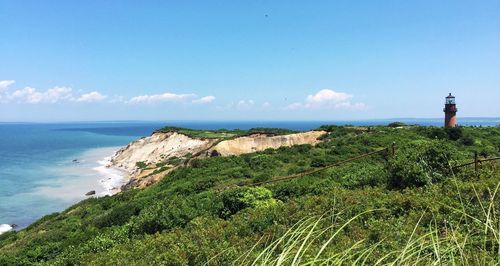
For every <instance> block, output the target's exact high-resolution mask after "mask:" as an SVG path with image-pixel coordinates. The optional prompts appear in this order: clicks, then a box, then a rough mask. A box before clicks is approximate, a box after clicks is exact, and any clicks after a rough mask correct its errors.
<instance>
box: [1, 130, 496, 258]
mask: <svg viewBox="0 0 500 266" xmlns="http://www.w3.org/2000/svg"><path fill="white" fill-rule="evenodd" d="M321 129H322V130H326V131H328V132H329V134H328V135H325V136H323V137H322V139H323V141H324V142H322V143H320V144H318V145H316V146H314V147H313V146H310V145H300V146H293V147H289V148H280V149H277V150H271V149H269V150H266V151H263V152H257V153H252V154H245V155H241V156H231V157H212V158H206V159H202V160H200V159H197V160H194V161H193V162H192V165H191V167H186V168H179V169H177V170H175V171H173V172H172V173H170V174H169V175H168V176H166V177H165V178H164V179H162V180H161V181H160V182H159V183H157V184H155V185H153V186H151V187H149V188H146V189H143V190H132V191H127V192H124V193H120V194H118V195H115V196H112V197H103V198H91V199H87V200H85V201H82V202H80V203H78V204H76V205H74V206H72V207H70V208H69V209H67V210H65V211H63V212H61V213H54V214H51V215H47V216H45V217H43V218H42V219H40V220H39V221H37V222H35V223H34V224H32V225H31V226H29V227H28V228H26V229H24V230H21V231H19V232H10V233H6V234H3V235H1V236H0V265H32V264H56V265H74V264H94V265H156V264H159V265H160V264H165V265H203V264H208V265H228V264H229V265H231V264H233V265H245V264H252V263H254V262H255V263H256V264H263V265H268V264H275V265H279V264H283V265H298V264H305V263H317V264H319V263H329V264H342V263H345V264H348V263H355V264H367V265H374V264H376V263H379V264H387V263H394V264H397V265H401V264H412V265H413V264H415V263H419V264H429V263H430V262H437V264H453V263H456V264H478V265H481V264H483V265H493V264H498V263H500V208H499V206H500V205H499V204H498V203H499V201H500V200H499V195H498V194H499V193H500V191H499V185H500V171H498V166H497V165H496V163H495V162H488V163H486V162H485V163H483V164H482V165H481V167H480V171H479V172H478V173H477V174H476V172H475V171H474V167H473V166H472V167H462V168H453V166H455V165H459V164H463V163H466V162H469V161H471V160H472V158H473V154H474V152H477V153H478V154H480V156H482V157H492V156H498V155H499V154H500V127H488V128H472V127H464V128H459V129H452V130H443V129H441V128H435V127H416V126H401V127H400V126H398V128H392V127H382V126H380V127H338V126H323V127H321ZM219 133H220V132H219ZM219 133H217V134H219ZM214 134H215V133H214ZM238 134H241V133H238ZM393 142H395V143H396V147H397V149H396V155H395V156H392V155H391V153H390V152H385V153H381V154H376V155H373V156H370V157H365V158H363V159H360V160H356V161H353V162H350V163H346V164H343V165H340V166H337V167H331V168H326V169H325V170H323V171H319V172H316V173H314V174H310V175H305V176H302V177H299V178H296V179H292V180H287V181H280V182H271V183H268V184H266V185H264V186H249V185H250V184H252V183H257V182H262V181H265V180H272V179H273V178H276V177H280V176H287V175H292V174H296V173H302V172H304V171H308V170H311V169H320V168H321V167H325V166H328V165H331V164H333V163H335V162H338V161H340V160H343V159H347V158H350V157H353V156H357V155H359V154H363V153H366V152H371V151H373V150H376V149H380V148H384V147H389V146H391V145H392V143H393ZM243 184H245V186H242V185H243Z"/></svg>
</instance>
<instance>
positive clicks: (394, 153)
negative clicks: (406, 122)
mask: <svg viewBox="0 0 500 266" xmlns="http://www.w3.org/2000/svg"><path fill="white" fill-rule="evenodd" d="M391 151H392V156H394V155H396V142H395V141H393V142H392V147H391Z"/></svg>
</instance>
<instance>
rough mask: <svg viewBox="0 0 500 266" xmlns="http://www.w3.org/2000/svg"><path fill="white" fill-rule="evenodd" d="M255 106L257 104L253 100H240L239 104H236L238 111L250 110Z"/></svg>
mask: <svg viewBox="0 0 500 266" xmlns="http://www.w3.org/2000/svg"><path fill="white" fill-rule="evenodd" d="M254 105H255V102H254V101H253V100H240V101H239V102H238V104H236V107H237V108H238V109H250V108H252V107H253V106H254Z"/></svg>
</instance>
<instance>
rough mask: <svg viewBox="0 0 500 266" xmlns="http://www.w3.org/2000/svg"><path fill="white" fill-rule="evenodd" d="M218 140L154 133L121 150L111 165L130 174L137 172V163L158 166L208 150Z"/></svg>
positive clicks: (172, 133)
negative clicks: (172, 159)
mask: <svg viewBox="0 0 500 266" xmlns="http://www.w3.org/2000/svg"><path fill="white" fill-rule="evenodd" d="M215 141H216V140H213V139H194V138H190V137H188V136H186V135H182V134H178V133H176V132H168V133H154V134H153V135H151V136H150V137H146V138H142V139H139V140H136V141H133V142H131V143H130V144H129V145H127V146H126V147H125V148H123V149H121V150H119V151H118V152H117V153H116V155H115V156H114V157H113V158H112V160H111V163H112V164H113V165H114V166H116V167H118V168H121V169H124V170H126V171H128V172H132V171H135V170H137V167H136V163H137V162H145V163H146V164H156V163H160V162H163V161H165V160H167V159H169V158H171V157H182V156H185V155H187V154H188V153H191V154H194V153H196V152H198V151H200V150H203V149H207V148H208V147H210V146H211V145H212V143H214V142H215Z"/></svg>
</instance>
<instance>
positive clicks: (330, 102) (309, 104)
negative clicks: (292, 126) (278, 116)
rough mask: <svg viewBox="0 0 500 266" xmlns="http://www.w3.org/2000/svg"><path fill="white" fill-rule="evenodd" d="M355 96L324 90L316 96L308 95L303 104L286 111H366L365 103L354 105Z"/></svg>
mask: <svg viewBox="0 0 500 266" xmlns="http://www.w3.org/2000/svg"><path fill="white" fill-rule="evenodd" d="M353 97H354V96H353V95H352V94H348V93H345V92H337V91H334V90H329V89H323V90H320V91H318V92H316V93H315V94H311V95H307V97H306V98H305V100H304V102H303V103H300V102H295V103H292V104H290V105H288V106H287V107H286V109H291V110H296V109H321V108H324V109H331V108H334V109H349V110H361V109H365V108H366V105H365V104H364V103H352V102H351V99H352V98H353Z"/></svg>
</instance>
